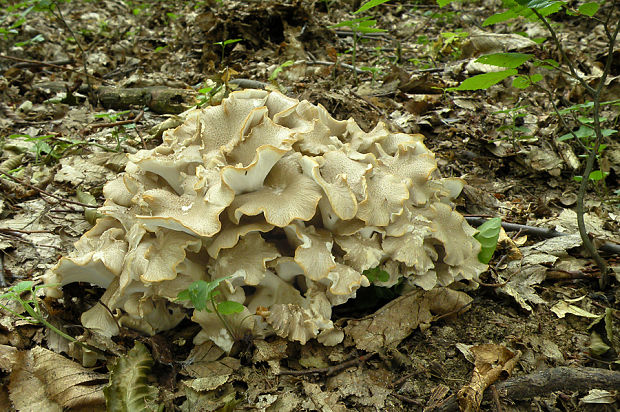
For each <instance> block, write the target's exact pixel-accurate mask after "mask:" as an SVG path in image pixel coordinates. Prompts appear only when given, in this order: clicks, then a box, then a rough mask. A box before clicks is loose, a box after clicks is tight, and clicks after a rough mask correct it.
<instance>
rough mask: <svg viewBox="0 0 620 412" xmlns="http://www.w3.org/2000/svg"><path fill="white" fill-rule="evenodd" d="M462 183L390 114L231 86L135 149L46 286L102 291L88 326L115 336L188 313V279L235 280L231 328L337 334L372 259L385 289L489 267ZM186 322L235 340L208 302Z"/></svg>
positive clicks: (208, 335) (303, 337) (171, 322)
mask: <svg viewBox="0 0 620 412" xmlns="http://www.w3.org/2000/svg"><path fill="white" fill-rule="evenodd" d="M462 185H463V183H462V181H461V180H459V179H455V178H448V179H441V178H439V176H438V172H437V164H436V161H435V156H434V154H433V153H432V152H430V151H429V150H428V149H427V148H426V147H425V146H424V144H423V143H422V136H421V135H408V134H403V133H391V132H390V131H389V130H388V129H387V128H386V127H385V125H384V124H382V123H380V124H379V125H378V126H377V127H375V129H373V130H372V131H370V132H368V133H366V132H364V131H363V130H361V129H360V128H359V127H358V126H357V124H356V123H355V122H354V121H353V120H352V119H349V120H347V121H338V120H335V119H333V118H332V117H331V116H330V115H329V113H328V112H327V111H326V110H325V109H324V108H323V107H322V106H315V105H312V104H310V103H308V102H307V101H301V102H300V101H298V100H295V99H291V98H288V97H285V96H283V95H282V94H280V93H277V92H271V93H270V92H267V91H259V90H245V91H240V92H235V93H232V94H231V95H230V96H229V97H228V98H227V99H224V100H223V101H222V104H221V105H220V106H216V107H207V108H203V109H194V110H192V111H190V112H188V113H186V121H185V123H184V124H182V125H181V126H179V127H177V128H176V129H173V130H169V131H166V132H165V133H164V137H163V143H162V144H161V145H160V146H158V147H156V148H155V149H152V150H142V151H140V152H138V153H137V154H135V155H131V156H130V157H129V163H128V165H127V168H126V171H125V173H124V175H122V176H120V177H119V178H117V179H116V180H114V181H111V182H109V183H108V184H107V185H106V186H105V187H104V195H105V197H106V202H105V205H104V206H103V207H102V208H101V209H100V211H101V213H102V214H103V215H104V217H103V218H101V219H99V220H98V222H97V224H96V225H95V227H93V228H92V229H91V230H90V231H88V232H87V233H86V234H84V236H83V237H82V238H81V239H80V240H79V241H78V242H77V243H76V250H75V251H74V252H73V253H71V254H70V255H69V256H67V257H64V258H62V259H61V260H60V261H59V263H58V264H57V265H56V267H55V268H54V269H52V271H50V273H48V274H47V281H48V282H49V283H56V282H58V283H60V284H61V285H66V284H68V283H72V282H89V283H92V284H96V285H98V286H100V287H102V288H106V289H107V290H106V293H105V294H104V295H103V297H102V303H103V304H105V305H106V307H107V308H108V309H109V311H108V310H103V309H102V308H103V307H102V306H101V305H96V306H94V307H93V308H92V309H90V310H89V311H88V312H86V313H84V315H83V316H82V322H83V323H84V325H85V326H87V327H89V328H92V329H94V330H97V331H99V332H100V333H103V334H105V335H106V336H113V335H115V334H118V333H119V328H118V325H121V326H126V327H131V328H134V329H137V330H140V331H142V332H144V333H148V334H154V333H158V332H160V331H163V330H167V329H170V328H173V327H175V326H176V325H177V324H178V323H179V322H180V321H181V320H182V319H183V318H184V317H185V316H187V314H188V313H187V309H184V307H185V308H189V304H188V302H178V301H177V300H176V296H177V294H178V293H179V292H180V291H181V290H184V289H185V288H187V287H188V286H189V285H190V284H191V283H192V282H195V281H197V280H205V281H212V280H214V279H220V278H226V279H225V280H224V281H222V282H221V283H220V284H219V286H218V288H219V291H220V294H219V295H218V299H225V300H231V301H235V302H238V303H241V304H243V305H244V307H245V308H244V311H243V312H241V313H238V314H236V315H231V316H230V319H229V322H228V323H230V327H231V328H232V329H234V332H235V334H239V335H240V336H242V335H244V334H246V333H248V332H249V333H252V334H254V335H258V336H266V335H269V334H277V335H279V336H282V337H286V338H288V339H290V340H294V341H299V342H301V343H302V344H303V343H305V342H307V341H308V340H309V339H313V338H316V339H318V340H319V341H320V342H322V343H324V344H326V345H335V344H337V343H339V342H340V341H341V340H342V339H343V333H342V331H340V330H338V329H336V328H335V326H334V324H333V322H332V321H331V314H332V307H333V306H335V305H340V304H343V303H345V302H346V301H347V300H349V299H351V298H353V297H355V295H356V291H357V290H358V289H359V288H360V287H366V286H369V284H370V283H369V280H368V278H366V276H365V275H364V274H363V273H364V271H365V270H368V269H372V268H375V267H380V268H382V269H384V270H386V271H387V272H388V273H389V275H390V276H389V280H387V281H385V282H383V283H380V284H381V285H383V286H391V285H394V284H396V283H397V282H398V281H401V280H404V281H405V282H407V283H408V284H410V285H417V286H419V287H422V288H424V289H432V288H433V287H435V286H436V285H448V284H450V283H452V282H454V281H458V280H464V279H466V280H476V279H477V277H478V275H479V274H480V273H481V272H482V271H484V270H485V269H486V265H483V264H481V263H479V262H478V260H477V255H478V252H479V250H480V245H479V243H478V242H477V241H476V240H475V239H474V238H473V237H472V235H473V233H474V232H475V231H474V229H472V228H471V227H470V226H469V225H468V224H467V223H466V222H465V220H464V219H463V217H462V216H461V215H460V214H459V213H457V212H456V211H454V209H453V206H452V203H451V201H452V200H453V199H454V198H455V197H456V196H458V195H459V193H460V191H461V188H462ZM403 278H404V279H403ZM113 317H114V318H116V319H114V318H113ZM192 320H194V321H195V322H197V323H198V324H200V325H201V326H202V328H203V329H202V331H201V332H200V333H199V334H198V335H197V336H196V339H195V342H196V343H200V342H203V341H205V340H212V341H213V342H215V343H216V344H217V345H219V346H221V347H222V348H224V349H226V350H228V349H230V348H231V346H232V344H233V340H234V338H235V337H234V336H231V335H230V330H229V328H227V327H224V326H225V325H222V324H221V322H220V321H219V319H218V317H217V316H215V315H214V314H213V313H207V312H201V313H199V312H195V313H194V314H193V316H192Z"/></svg>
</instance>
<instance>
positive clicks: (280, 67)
mask: <svg viewBox="0 0 620 412" xmlns="http://www.w3.org/2000/svg"><path fill="white" fill-rule="evenodd" d="M293 64H295V62H294V61H293V60H287V61H285V62H284V63H282V64H281V65H279V66H278V67H276V68H275V70H274V71H273V72H272V73H271V75H270V76H269V80H270V81H274V80H275V79H276V78H277V77H278V74H280V72H281V71H282V69H284V68H285V67H288V66H292V65H293Z"/></svg>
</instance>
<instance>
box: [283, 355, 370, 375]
mask: <svg viewBox="0 0 620 412" xmlns="http://www.w3.org/2000/svg"><path fill="white" fill-rule="evenodd" d="M375 354H376V353H375V352H373V353H368V354H366V355H362V356H358V357H357V358H353V359H350V360H348V361H346V362H342V363H339V364H338V365H333V366H328V367H327V368H314V369H304V370H301V371H293V370H283V371H280V373H278V375H290V376H303V375H312V374H315V373H316V374H319V375H325V376H330V375H333V374H335V373H338V372H340V371H343V370H345V369H347V368H350V367H352V366H356V365H359V364H360V363H364V362H366V361H367V360H368V359H370V358H372V357H373V356H374V355H375Z"/></svg>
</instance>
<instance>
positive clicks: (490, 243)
mask: <svg viewBox="0 0 620 412" xmlns="http://www.w3.org/2000/svg"><path fill="white" fill-rule="evenodd" d="M501 228H502V219H500V218H499V217H494V218H493V219H489V220H487V221H486V222H484V223H483V224H482V225H480V227H478V233H476V235H474V238H475V239H476V240H477V241H478V242H480V246H481V249H480V253H478V260H479V261H480V262H482V263H484V264H488V263H489V262H490V261H491V257H492V256H493V253H494V252H495V248H496V247H497V239H499V232H500V229H501Z"/></svg>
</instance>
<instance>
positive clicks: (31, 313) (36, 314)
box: [0, 280, 100, 352]
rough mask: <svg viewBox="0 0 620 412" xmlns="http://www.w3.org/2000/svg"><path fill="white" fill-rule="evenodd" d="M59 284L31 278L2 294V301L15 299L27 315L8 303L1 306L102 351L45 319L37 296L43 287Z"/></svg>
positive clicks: (83, 344)
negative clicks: (35, 281) (8, 305)
mask: <svg viewBox="0 0 620 412" xmlns="http://www.w3.org/2000/svg"><path fill="white" fill-rule="evenodd" d="M56 286H58V285H55V284H50V285H36V286H35V283H34V282H33V281H31V280H24V281H21V282H19V283H18V284H17V285H15V286H11V287H10V288H9V289H8V290H7V291H6V292H5V293H3V294H2V295H0V301H3V300H4V301H13V302H17V303H18V304H19V305H20V306H21V307H22V308H23V309H24V311H25V312H26V314H27V315H23V314H21V313H17V312H15V311H14V310H12V309H10V308H9V307H7V306H6V305H4V304H2V303H0V307H2V308H3V309H4V310H6V311H7V312H9V313H10V314H12V315H13V316H15V317H17V318H20V319H23V320H25V321H26V322H29V323H31V324H33V325H43V326H45V327H47V328H49V329H50V330H51V331H52V332H54V333H56V334H58V335H60V336H62V337H63V338H65V339H67V340H69V341H71V342H75V343H77V344H78V345H80V346H82V347H84V348H86V349H89V350H94V351H96V352H100V351H99V350H98V349H96V348H92V347H91V346H89V345H86V344H85V343H83V342H80V341H78V340H76V339H75V338H74V337H73V336H69V335H67V334H66V333H64V332H63V331H61V330H60V329H58V328H57V327H55V326H54V325H52V324H51V323H50V322H48V321H47V320H46V319H45V315H44V313H43V310H42V309H41V306H40V305H39V298H37V295H36V294H37V292H38V291H39V290H41V289H43V288H49V287H56Z"/></svg>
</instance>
